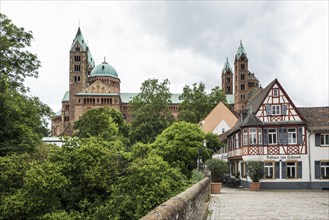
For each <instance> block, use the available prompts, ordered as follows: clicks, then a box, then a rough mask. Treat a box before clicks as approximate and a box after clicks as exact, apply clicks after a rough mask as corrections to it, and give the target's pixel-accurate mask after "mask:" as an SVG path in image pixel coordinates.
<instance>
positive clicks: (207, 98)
mask: <svg viewBox="0 0 329 220" xmlns="http://www.w3.org/2000/svg"><path fill="white" fill-rule="evenodd" d="M205 88H206V87H205V84H204V83H202V82H200V83H199V84H196V83H194V84H193V88H190V87H189V86H187V85H186V86H184V88H183V93H182V94H181V95H180V97H179V99H180V100H182V103H181V104H180V107H179V109H180V112H179V116H178V118H179V120H181V121H186V122H191V123H199V122H200V121H202V119H204V118H205V117H206V116H207V115H208V114H209V112H210V111H211V110H212V109H213V108H214V107H215V106H216V105H217V104H218V102H220V101H222V102H224V103H226V96H225V94H224V93H223V92H222V90H220V89H219V87H218V86H217V87H215V88H213V89H212V90H211V93H210V94H207V93H206V91H205Z"/></svg>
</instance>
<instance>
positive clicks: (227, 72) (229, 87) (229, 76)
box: [222, 57, 233, 95]
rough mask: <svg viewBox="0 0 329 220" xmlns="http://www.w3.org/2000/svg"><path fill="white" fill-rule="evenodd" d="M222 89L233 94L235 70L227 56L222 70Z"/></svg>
mask: <svg viewBox="0 0 329 220" xmlns="http://www.w3.org/2000/svg"><path fill="white" fill-rule="evenodd" d="M222 90H223V92H224V93H225V94H226V95H227V94H233V71H232V68H231V65H230V63H229V62H228V58H227V57H226V62H225V64H224V67H223V70H222Z"/></svg>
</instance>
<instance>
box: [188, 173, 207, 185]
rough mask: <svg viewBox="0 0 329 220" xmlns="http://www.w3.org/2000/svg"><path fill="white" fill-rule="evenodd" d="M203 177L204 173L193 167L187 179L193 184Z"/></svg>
mask: <svg viewBox="0 0 329 220" xmlns="http://www.w3.org/2000/svg"><path fill="white" fill-rule="evenodd" d="M204 178H205V175H204V173H203V172H201V171H198V169H194V170H192V176H191V178H190V179H189V183H190V185H194V184H196V183H198V182H200V181H201V180H203V179H204Z"/></svg>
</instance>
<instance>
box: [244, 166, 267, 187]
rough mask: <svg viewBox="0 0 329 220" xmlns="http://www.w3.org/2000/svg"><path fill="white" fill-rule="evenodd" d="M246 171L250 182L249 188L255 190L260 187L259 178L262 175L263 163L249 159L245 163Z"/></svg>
mask: <svg viewBox="0 0 329 220" xmlns="http://www.w3.org/2000/svg"><path fill="white" fill-rule="evenodd" d="M247 173H248V176H249V177H250V179H251V180H252V182H251V183H250V185H249V188H250V190H253V191H257V190H259V189H260V182H259V180H260V179H261V178H262V177H263V174H264V172H263V165H262V164H261V162H258V161H250V162H248V165H247Z"/></svg>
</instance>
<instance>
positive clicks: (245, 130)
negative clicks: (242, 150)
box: [243, 128, 248, 145]
mask: <svg viewBox="0 0 329 220" xmlns="http://www.w3.org/2000/svg"><path fill="white" fill-rule="evenodd" d="M247 144H248V130H247V129H246V128H245V129H243V145H247Z"/></svg>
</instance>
